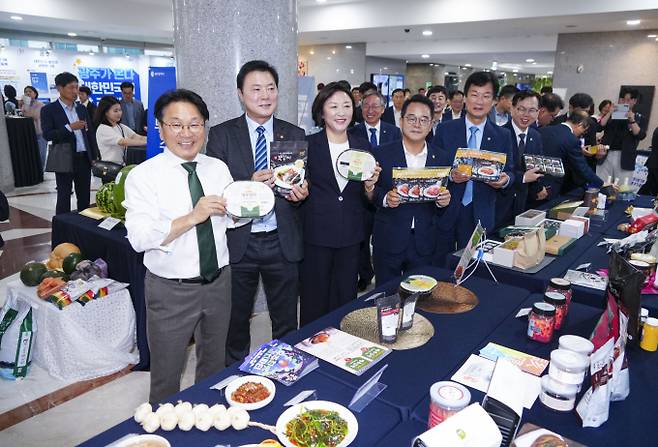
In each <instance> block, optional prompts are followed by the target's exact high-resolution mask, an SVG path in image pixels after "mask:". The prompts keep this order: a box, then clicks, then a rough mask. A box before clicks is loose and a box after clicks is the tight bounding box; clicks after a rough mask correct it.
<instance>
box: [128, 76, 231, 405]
mask: <svg viewBox="0 0 658 447" xmlns="http://www.w3.org/2000/svg"><path fill="white" fill-rule="evenodd" d="M155 116H156V118H157V120H158V123H159V127H160V136H161V137H162V139H163V140H164V142H165V145H166V148H165V150H164V152H162V153H161V154H158V155H157V156H155V157H153V158H151V159H149V160H147V161H145V162H144V163H142V164H140V165H139V166H137V167H135V168H134V169H133V170H132V171H131V172H130V175H129V176H128V177H127V179H126V200H125V201H124V202H123V205H124V206H125V208H126V229H127V230H128V240H129V241H130V244H131V245H132V246H133V248H134V249H135V250H136V251H138V252H144V265H145V266H146V268H147V273H146V277H145V280H144V292H145V296H146V323H147V335H148V342H149V349H150V351H151V390H150V397H149V401H150V402H152V403H155V402H160V401H162V400H163V399H165V398H166V397H167V396H169V395H171V394H174V393H176V392H178V391H179V387H180V378H181V373H182V371H183V366H184V365H185V354H186V348H187V346H188V344H189V342H190V340H191V339H192V337H194V341H195V344H196V357H197V366H196V381H197V382H198V381H200V380H202V379H204V378H206V377H208V376H209V375H211V374H213V373H215V372H217V371H220V370H221V369H223V368H224V363H225V349H224V346H225V343H226V334H227V332H228V325H229V316H230V314H231V271H230V267H229V266H228V263H229V255H228V249H227V246H226V229H227V228H228V227H229V226H232V225H233V221H232V220H231V219H230V218H228V217H227V216H226V200H225V199H224V198H223V197H222V194H223V192H224V188H225V187H226V185H228V184H229V183H231V182H232V181H233V179H232V178H231V174H230V173H229V170H228V167H227V166H226V164H225V163H224V162H222V161H220V160H217V159H215V158H211V157H208V156H206V155H204V154H201V153H200V152H201V149H202V148H203V145H204V142H205V122H206V121H207V120H208V117H209V114H208V108H207V107H206V104H205V103H204V102H203V100H202V99H201V97H200V96H199V95H197V94H196V93H194V92H191V91H189V90H183V89H179V90H174V91H171V92H168V93H165V94H164V95H162V96H161V97H160V98H158V100H157V102H156V103H155Z"/></svg>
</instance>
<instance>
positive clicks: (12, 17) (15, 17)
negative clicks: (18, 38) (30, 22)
mask: <svg viewBox="0 0 658 447" xmlns="http://www.w3.org/2000/svg"><path fill="white" fill-rule="evenodd" d="M9 18H10V19H12V20H19V21H20V20H23V17H21V16H11V17H9Z"/></svg>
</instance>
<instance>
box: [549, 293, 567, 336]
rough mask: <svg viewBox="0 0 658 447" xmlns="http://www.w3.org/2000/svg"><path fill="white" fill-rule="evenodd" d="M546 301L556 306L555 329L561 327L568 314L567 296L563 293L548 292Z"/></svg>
mask: <svg viewBox="0 0 658 447" xmlns="http://www.w3.org/2000/svg"><path fill="white" fill-rule="evenodd" d="M544 302H546V303H548V304H552V305H553V306H555V329H560V328H561V327H562V323H563V322H564V318H565V317H566V316H567V298H566V297H565V296H564V295H562V294H561V293H557V292H546V293H545V294H544Z"/></svg>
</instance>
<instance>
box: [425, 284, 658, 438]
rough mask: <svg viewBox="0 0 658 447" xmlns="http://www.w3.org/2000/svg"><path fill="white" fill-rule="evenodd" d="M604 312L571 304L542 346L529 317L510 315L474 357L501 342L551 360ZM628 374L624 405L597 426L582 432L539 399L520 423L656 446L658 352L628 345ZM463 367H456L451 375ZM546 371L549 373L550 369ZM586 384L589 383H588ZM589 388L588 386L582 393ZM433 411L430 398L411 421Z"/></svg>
mask: <svg viewBox="0 0 658 447" xmlns="http://www.w3.org/2000/svg"><path fill="white" fill-rule="evenodd" d="M541 298H542V297H541V295H540V294H534V295H531V296H530V297H529V298H528V299H527V300H526V301H525V302H524V303H523V304H522V306H519V308H521V307H530V306H531V305H532V303H533V302H535V301H539V300H541ZM601 313H602V310H600V309H597V308H595V307H592V306H587V305H583V304H579V303H573V302H572V304H571V307H570V309H569V314H568V316H567V319H566V324H565V326H563V328H562V329H560V331H558V332H557V334H556V336H555V337H554V339H553V341H552V342H551V343H548V344H543V343H538V342H535V341H532V340H530V339H528V338H527V335H526V331H527V327H528V321H527V318H514V315H510V316H509V317H508V318H507V319H505V320H504V321H503V323H502V324H501V325H500V326H499V327H498V328H497V329H496V330H495V331H494V332H493V333H492V334H491V335H490V337H488V338H487V340H486V342H483V343H481V344H480V345H478V346H477V348H476V349H475V350H473V353H474V354H477V352H478V351H479V350H480V349H481V348H482V347H484V346H485V345H486V343H488V342H494V343H498V344H501V345H504V346H508V347H510V348H513V349H517V350H519V351H523V352H526V353H528V354H532V355H535V356H538V357H542V358H544V359H550V352H551V351H552V350H553V349H557V345H558V342H557V340H558V337H559V336H560V335H563V334H574V335H580V336H584V337H589V335H590V334H591V332H592V330H593V328H594V326H595V325H596V322H597V321H598V319H599V317H600V315H601ZM628 354H629V368H630V369H629V371H630V383H631V392H630V395H629V396H628V398H626V400H624V401H622V402H612V403H611V404H610V416H609V419H608V421H607V422H606V423H605V424H603V425H602V426H601V427H599V428H596V429H594V428H583V427H582V425H581V423H580V420H579V418H578V416H577V414H576V413H575V411H572V412H566V413H562V412H556V411H553V410H550V409H548V408H546V407H544V406H543V405H542V404H541V403H540V402H539V400H537V401H536V402H535V404H534V405H533V407H532V409H530V410H524V414H523V418H522V420H521V425H522V424H524V423H526V422H532V423H534V424H536V425H538V426H540V427H545V428H547V429H549V430H552V431H555V432H557V433H560V434H562V435H564V436H566V437H568V438H571V439H572V440H574V441H578V442H581V443H583V444H586V445H590V446H597V447H598V446H602V447H603V446H620V445H628V446H645V445H646V446H648V445H655V444H656V439H658V424H656V418H655V411H654V409H655V407H656V404H655V402H656V400H657V399H658V381H656V377H657V375H656V372H657V371H658V353H648V352H645V351H643V350H641V349H639V348H637V347H630V348H629V351H628ZM460 366H461V364H459V365H455V368H454V370H453V371H451V372H450V374H448V375H446V376H445V377H444V379H446V380H447V379H449V378H450V376H451V375H452V374H453V373H454V372H455V371H456V370H457V369H458V368H459V367H460ZM546 372H547V371H546ZM586 380H588V379H586ZM586 389H587V387H586V386H585V385H584V386H583V390H582V391H581V394H582V393H584V392H585V390H586ZM469 390H470V391H471V395H472V401H473V402H482V399H483V397H484V393H482V392H480V391H477V390H475V389H472V388H469ZM428 412H429V397H426V398H425V399H424V400H423V401H422V402H421V403H420V404H419V405H418V406H417V407H416V408H415V409H414V411H413V418H414V419H417V420H418V421H420V422H421V423H425V422H426V421H427V416H428Z"/></svg>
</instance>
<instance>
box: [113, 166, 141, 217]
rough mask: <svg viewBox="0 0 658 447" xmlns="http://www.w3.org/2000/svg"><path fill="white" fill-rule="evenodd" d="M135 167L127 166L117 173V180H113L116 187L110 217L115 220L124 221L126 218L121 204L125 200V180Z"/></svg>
mask: <svg viewBox="0 0 658 447" xmlns="http://www.w3.org/2000/svg"><path fill="white" fill-rule="evenodd" d="M135 166H137V165H128V166H126V167H125V168H123V169H122V170H121V171H119V174H117V178H116V179H115V180H114V183H115V184H116V186H115V187H114V192H113V195H114V210H113V211H112V212H111V213H112V217H116V218H117V219H124V218H125V217H126V209H125V208H124V207H123V205H122V203H123V201H124V200H125V198H126V178H127V177H128V174H129V173H130V171H132V169H133V168H134V167H135Z"/></svg>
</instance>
